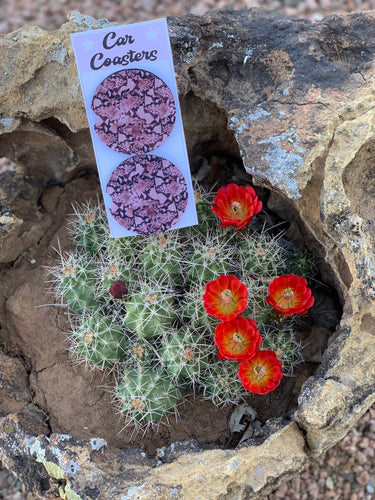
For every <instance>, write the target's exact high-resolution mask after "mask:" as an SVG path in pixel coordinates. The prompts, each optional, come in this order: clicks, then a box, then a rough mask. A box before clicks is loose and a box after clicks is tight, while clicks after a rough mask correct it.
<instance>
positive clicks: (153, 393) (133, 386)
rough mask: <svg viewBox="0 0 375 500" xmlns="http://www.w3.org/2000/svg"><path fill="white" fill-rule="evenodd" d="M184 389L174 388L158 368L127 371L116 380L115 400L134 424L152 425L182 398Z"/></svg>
mask: <svg viewBox="0 0 375 500" xmlns="http://www.w3.org/2000/svg"><path fill="white" fill-rule="evenodd" d="M185 389H186V385H185V384H183V383H179V384H178V385H177V384H176V383H175V382H174V381H173V380H172V379H171V377H170V376H169V375H168V374H167V373H166V372H165V371H164V370H163V369H162V368H161V367H157V368H156V369H154V370H152V369H150V368H147V367H146V368H145V367H143V366H139V367H136V368H129V369H127V370H126V371H125V372H124V374H123V375H122V377H121V378H120V379H119V381H118V384H117V389H116V396H117V398H118V400H119V402H120V411H121V412H122V413H125V415H126V416H127V417H128V418H129V417H130V418H131V420H135V421H136V422H138V423H146V424H155V423H158V422H160V420H161V419H162V418H163V417H164V415H166V414H168V413H169V412H170V410H172V409H173V408H175V406H176V404H177V403H178V402H179V401H180V400H181V399H182V398H183V395H184V391H185Z"/></svg>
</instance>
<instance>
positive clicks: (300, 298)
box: [266, 274, 314, 316]
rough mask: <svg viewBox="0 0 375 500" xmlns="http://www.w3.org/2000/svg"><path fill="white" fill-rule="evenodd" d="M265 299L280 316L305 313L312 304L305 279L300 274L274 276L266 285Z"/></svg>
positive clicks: (312, 300)
mask: <svg viewBox="0 0 375 500" xmlns="http://www.w3.org/2000/svg"><path fill="white" fill-rule="evenodd" d="M266 301H267V302H268V304H270V305H271V306H272V307H274V309H275V310H276V312H277V314H281V315H282V316H293V314H306V313H307V311H308V309H310V307H311V306H312V305H313V304H314V297H313V296H312V295H311V290H310V288H308V287H307V281H306V280H305V278H302V277H301V276H296V275H295V274H287V275H282V276H279V277H278V278H275V279H274V280H273V281H272V283H270V285H269V287H268V296H267V297H266Z"/></svg>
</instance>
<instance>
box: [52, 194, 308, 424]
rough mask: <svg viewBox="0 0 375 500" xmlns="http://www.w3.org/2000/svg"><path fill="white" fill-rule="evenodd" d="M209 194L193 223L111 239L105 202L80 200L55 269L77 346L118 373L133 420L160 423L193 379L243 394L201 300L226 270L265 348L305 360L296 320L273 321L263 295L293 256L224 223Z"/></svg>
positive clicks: (122, 400) (224, 394) (232, 395)
mask: <svg viewBox="0 0 375 500" xmlns="http://www.w3.org/2000/svg"><path fill="white" fill-rule="evenodd" d="M213 199H214V196H213V194H212V193H206V192H205V191H204V190H203V189H201V188H199V189H198V191H197V193H196V203H197V212H198V217H199V225H197V226H193V227H189V228H184V229H181V230H178V231H169V232H166V233H164V234H157V235H152V236H142V235H141V236H130V237H126V238H119V239H113V238H110V236H109V231H108V228H107V225H106V223H105V220H106V217H105V212H104V210H103V209H102V208H101V207H100V206H99V205H94V204H88V205H85V206H83V207H81V208H79V209H78V208H77V209H76V210H75V217H74V219H73V221H72V224H71V233H72V236H73V240H74V241H75V243H76V250H75V252H74V253H72V254H70V255H66V256H61V263H60V265H59V266H56V268H55V269H54V270H53V274H54V275H55V281H56V284H57V289H58V294H59V295H60V296H62V297H64V298H65V301H66V304H67V305H68V306H69V308H70V310H71V311H72V312H74V313H75V314H74V315H70V317H71V319H72V324H73V326H72V334H71V335H70V341H71V349H72V350H74V352H75V353H76V354H77V357H78V359H79V360H81V361H84V362H85V363H87V364H88V365H89V366H90V367H96V369H102V370H113V371H114V373H116V374H117V382H116V387H115V389H114V392H115V399H116V400H117V402H118V404H119V409H120V412H121V413H123V414H124V415H126V416H127V418H128V419H129V420H130V421H131V422H133V423H134V424H135V425H136V426H144V425H154V424H158V423H159V422H160V421H161V419H162V418H163V417H166V416H167V415H168V414H169V413H170V412H171V411H173V409H174V408H176V405H177V404H178V403H179V401H181V400H182V399H183V398H184V394H185V392H186V390H187V389H189V388H190V390H192V391H193V392H194V391H195V390H200V391H202V392H203V395H204V397H205V398H208V399H210V400H211V401H212V402H213V403H214V404H217V405H224V404H227V403H233V402H238V401H239V400H240V399H241V398H242V397H244V396H245V395H246V394H247V391H246V390H245V389H244V388H243V386H242V383H241V381H240V380H239V378H238V376H237V372H238V366H239V365H238V363H237V362H236V361H228V360H221V359H218V358H217V355H216V354H217V348H216V346H215V344H214V341H213V337H214V332H215V327H216V325H217V323H218V321H217V320H216V318H214V317H213V316H210V315H208V314H207V313H206V311H205V309H204V306H203V300H202V296H203V294H204V292H205V286H206V284H207V282H208V281H212V280H215V279H217V278H218V277H219V276H220V275H227V274H233V275H234V276H236V277H237V278H238V279H240V280H241V282H242V283H244V284H245V285H246V287H247V290H248V303H247V308H246V309H245V311H244V313H243V315H244V316H245V317H248V318H252V319H253V320H255V321H256V323H257V327H258V329H259V332H260V334H261V336H262V337H263V344H262V346H261V349H266V350H275V351H276V352H277V353H279V355H280V359H281V360H282V362H283V365H284V373H285V374H291V373H292V371H293V367H294V366H295V365H296V363H298V362H299V361H300V360H301V359H302V356H301V346H300V345H299V343H298V342H297V341H296V340H295V337H294V334H293V326H292V323H293V322H290V321H289V322H288V321H287V322H281V323H279V322H277V321H275V320H276V317H275V315H274V314H273V312H272V311H273V310H272V307H271V306H270V305H269V304H267V302H266V301H265V297H266V296H267V290H268V284H269V283H270V281H272V279H273V277H276V276H277V275H278V274H280V273H282V272H291V271H290V270H288V265H291V266H292V265H294V264H293V262H292V261H290V259H289V258H288V255H285V251H284V249H283V248H282V246H281V244H280V239H279V238H277V237H271V236H269V235H268V234H267V233H266V232H265V231H261V232H259V233H256V232H252V231H251V225H250V227H248V228H243V229H241V230H240V231H233V230H232V228H221V227H219V225H218V219H217V217H216V216H215V215H214V214H213V212H212V210H211V208H210V207H211V204H212V203H213ZM299 255H300V254H299ZM302 261H304V259H302V257H301V255H300V256H299V260H298V263H299V264H298V265H301V262H302ZM304 262H305V261H304ZM305 264H306V262H305Z"/></svg>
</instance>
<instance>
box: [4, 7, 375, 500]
mask: <svg viewBox="0 0 375 500" xmlns="http://www.w3.org/2000/svg"><path fill="white" fill-rule="evenodd" d="M250 7H265V8H268V9H274V10H278V11H280V12H283V13H284V14H287V15H296V16H299V17H305V18H308V19H310V20H312V21H317V20H320V19H322V18H323V17H324V16H325V15H328V14H332V13H334V12H354V11H356V12H358V11H364V10H372V9H374V8H375V0H366V1H362V0H343V1H341V0H305V1H303V2H300V1H298V0H263V1H262V0H259V1H257V0H236V1H230V0H227V1H225V0H187V1H183V2H182V1H181V0H180V2H179V1H176V0H163V1H157V0H133V1H132V2H127V3H126V4H125V3H124V2H123V0H61V1H59V2H56V1H55V0H31V1H30V0H0V33H1V34H5V33H9V32H11V31H14V30H16V29H18V28H20V27H21V26H25V25H37V26H39V27H41V28H43V29H45V30H53V29H56V28H58V27H59V26H60V25H61V24H62V23H64V22H65V21H66V18H67V14H68V13H69V12H71V11H75V10H77V11H79V12H81V14H84V15H89V16H92V17H94V18H96V19H102V18H106V19H108V20H109V21H116V22H118V23H119V24H123V23H130V22H138V21H146V20H149V19H155V18H159V17H166V16H180V15H184V14H189V13H190V14H196V15H201V14H204V13H205V12H207V11H208V10H213V9H225V8H230V9H246V8H250ZM34 498H35V497H34V496H33V495H30V494H29V495H28V494H27V493H26V491H25V488H24V486H23V485H22V484H21V483H20V482H19V481H18V480H17V479H16V478H14V476H13V475H12V474H10V473H9V472H7V471H5V470H0V499H4V500H26V499H27V500H33V499H34ZM276 499H285V500H325V499H334V500H374V499H375V405H374V406H373V407H372V408H371V409H370V410H369V411H368V412H367V413H366V414H365V415H363V417H362V418H361V419H360V420H359V421H358V422H357V425H356V427H355V428H353V429H352V430H351V431H350V432H349V433H348V434H347V435H346V436H345V437H344V438H343V439H342V440H341V441H340V442H339V443H337V444H336V446H334V447H333V448H331V449H330V450H328V451H327V452H326V453H325V454H324V455H321V456H320V457H318V458H317V459H314V460H312V461H311V462H310V463H309V464H306V466H305V468H304V469H303V471H302V473H301V474H300V475H297V476H295V477H294V478H293V479H292V480H291V481H289V482H288V483H286V484H283V485H282V486H280V487H279V488H278V489H277V490H276V491H274V492H273V493H272V494H270V495H268V496H266V497H263V498H262V500H276ZM202 500H203V499H202Z"/></svg>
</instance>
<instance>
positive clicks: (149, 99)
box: [91, 69, 176, 154]
mask: <svg viewBox="0 0 375 500" xmlns="http://www.w3.org/2000/svg"><path fill="white" fill-rule="evenodd" d="M91 109H92V110H93V111H94V113H95V114H96V115H97V117H98V119H97V121H96V124H95V125H94V129H95V132H96V133H97V134H98V137H99V138H100V139H101V140H102V141H103V142H104V143H105V144H106V145H107V146H109V147H110V148H111V149H114V150H115V151H118V152H120V153H125V154H141V153H148V152H149V151H153V150H154V149H156V148H158V147H159V146H160V145H161V144H162V143H163V142H164V141H165V140H166V139H167V138H168V137H169V135H170V134H171V132H172V129H173V126H174V123H175V120H176V106H175V102H174V99H173V95H172V92H171V91H170V89H169V87H168V86H167V84H166V83H164V82H163V81H162V80H161V79H160V78H158V77H157V76H155V75H154V74H153V73H150V72H149V71H145V70H142V69H124V70H122V71H118V72H116V73H113V74H112V75H110V76H108V77H107V78H106V79H105V80H104V81H103V82H102V83H101V84H100V85H99V87H98V88H97V89H96V91H95V94H94V97H93V100H92V103H91Z"/></svg>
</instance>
